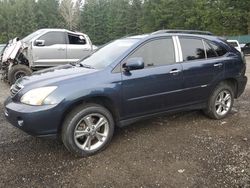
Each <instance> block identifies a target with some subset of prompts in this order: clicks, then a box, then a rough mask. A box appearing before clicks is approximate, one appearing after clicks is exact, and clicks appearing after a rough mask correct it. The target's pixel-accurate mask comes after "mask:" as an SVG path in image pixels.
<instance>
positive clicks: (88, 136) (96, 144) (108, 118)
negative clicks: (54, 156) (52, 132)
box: [62, 104, 114, 156]
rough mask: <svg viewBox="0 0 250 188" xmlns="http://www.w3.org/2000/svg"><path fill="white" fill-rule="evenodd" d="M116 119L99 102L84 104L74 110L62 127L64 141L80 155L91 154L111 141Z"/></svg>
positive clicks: (69, 148) (68, 147)
mask: <svg viewBox="0 0 250 188" xmlns="http://www.w3.org/2000/svg"><path fill="white" fill-rule="evenodd" d="M113 133H114V121H113V117H112V115H111V113H110V112H109V111H108V110H107V109H106V108H104V107H103V106H100V105H97V104H87V105H82V106H79V107H78V108H76V109H75V110H73V111H72V112H71V113H70V114H69V115H68V117H67V118H66V119H65V121H64V124H63V127H62V141H63V143H64V145H65V146H66V148H67V149H68V150H69V151H71V152H72V153H74V154H76V155H78V156H89V155H93V154H96V153H98V152H99V151H101V150H103V149H104V148H105V147H106V146H107V145H108V144H109V142H110V141H111V139H112V136H113Z"/></svg>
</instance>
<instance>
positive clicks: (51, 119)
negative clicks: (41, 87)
mask: <svg viewBox="0 0 250 188" xmlns="http://www.w3.org/2000/svg"><path fill="white" fill-rule="evenodd" d="M4 106H5V108H4V114H5V117H6V119H7V120H8V121H9V122H10V123H11V124H12V125H14V126H15V127H17V128H19V129H21V130H23V131H24V132H26V133H28V134H30V135H33V136H39V137H46V136H55V135H56V134H57V132H58V128H59V126H60V123H61V117H62V110H60V105H44V106H30V105H26V104H22V103H17V102H14V101H12V99H11V98H7V99H6V101H5V102H4Z"/></svg>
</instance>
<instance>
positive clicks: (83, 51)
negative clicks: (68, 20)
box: [67, 33, 92, 62]
mask: <svg viewBox="0 0 250 188" xmlns="http://www.w3.org/2000/svg"><path fill="white" fill-rule="evenodd" d="M67 39H68V45H67V59H68V62H76V61H78V60H79V59H82V58H84V57H86V56H88V55H89V54H90V53H91V51H92V46H91V44H90V43H89V41H88V40H87V39H86V38H85V36H84V35H76V34H71V33H67Z"/></svg>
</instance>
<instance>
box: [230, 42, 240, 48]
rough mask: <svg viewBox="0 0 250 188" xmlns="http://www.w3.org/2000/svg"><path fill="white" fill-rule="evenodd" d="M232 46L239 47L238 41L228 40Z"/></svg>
mask: <svg viewBox="0 0 250 188" xmlns="http://www.w3.org/2000/svg"><path fill="white" fill-rule="evenodd" d="M228 43H229V44H230V45H231V46H232V47H238V44H237V42H228Z"/></svg>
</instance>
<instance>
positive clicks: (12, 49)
mask: <svg viewBox="0 0 250 188" xmlns="http://www.w3.org/2000/svg"><path fill="white" fill-rule="evenodd" d="M24 48H25V43H24V42H22V41H18V38H14V39H13V40H11V41H10V42H9V44H8V46H7V47H6V48H5V50H4V52H3V57H2V62H6V61H7V60H8V59H15V57H16V55H17V53H18V52H19V50H20V49H24Z"/></svg>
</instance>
